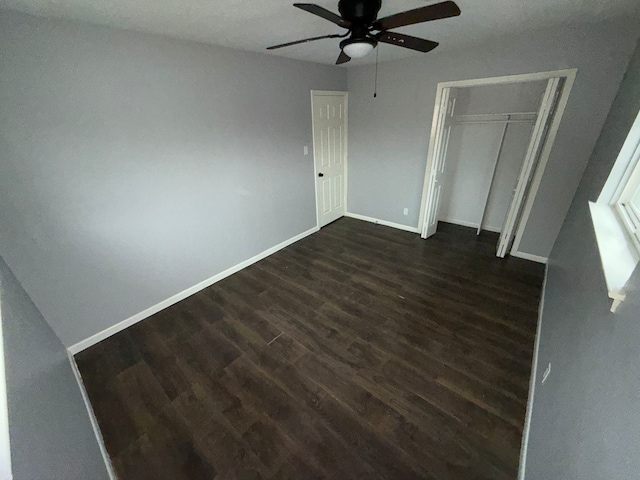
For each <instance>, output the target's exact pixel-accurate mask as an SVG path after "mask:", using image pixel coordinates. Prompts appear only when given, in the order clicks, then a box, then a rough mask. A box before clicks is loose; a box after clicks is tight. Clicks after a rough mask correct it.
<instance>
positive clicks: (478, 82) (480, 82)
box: [418, 68, 578, 253]
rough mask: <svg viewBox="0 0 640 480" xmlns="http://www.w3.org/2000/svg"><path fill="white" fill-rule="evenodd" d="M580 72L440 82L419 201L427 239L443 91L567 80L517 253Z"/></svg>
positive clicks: (519, 232) (516, 243)
mask: <svg viewBox="0 0 640 480" xmlns="http://www.w3.org/2000/svg"><path fill="white" fill-rule="evenodd" d="M577 72H578V69H577V68H571V69H564V70H553V71H548V72H535V73H525V74H519V75H505V76H500V77H487V78H477V79H469V80H455V81H450V82H440V83H438V86H437V90H436V99H435V104H434V111H433V119H432V121H431V133H430V137H429V149H428V152H427V164H426V168H425V178H424V184H423V187H422V199H421V200H420V216H419V217H418V231H419V232H420V235H421V236H422V237H423V238H425V233H426V232H425V231H424V226H425V224H426V221H425V220H426V218H425V217H426V206H427V199H428V198H429V183H430V182H429V172H430V171H431V167H432V164H433V161H434V157H435V152H436V150H437V147H439V145H436V137H437V120H438V106H439V105H440V103H441V99H442V95H443V92H444V90H445V89H451V88H468V87H477V86H485V85H504V84H509V83H524V82H534V81H537V80H549V79H552V78H563V79H564V85H563V88H562V91H561V92H560V97H559V98H558V102H557V105H556V109H555V112H554V115H553V119H552V121H551V125H550V126H549V130H548V133H547V135H546V138H545V140H544V143H543V145H542V148H541V150H540V158H539V159H538V162H537V165H536V167H535V170H534V172H533V173H532V177H531V186H530V189H529V194H528V195H527V198H526V200H525V202H524V205H523V207H522V214H521V215H520V219H519V221H518V225H517V226H516V227H515V228H516V232H515V239H514V242H513V246H512V247H511V252H512V253H515V252H518V248H519V247H520V241H521V240H522V235H523V233H524V228H525V226H526V224H527V221H528V219H529V215H530V214H531V209H532V208H533V203H534V201H535V198H536V196H537V193H538V189H539V188H540V183H541V181H542V176H543V174H544V170H545V168H546V166H547V162H548V160H549V156H550V154H551V148H552V146H553V143H554V141H555V139H556V135H557V133H558V129H559V128H560V122H561V120H562V117H563V115H564V111H565V108H566V106H567V102H568V100H569V95H570V94H571V89H572V88H573V84H574V82H575V78H576V74H577Z"/></svg>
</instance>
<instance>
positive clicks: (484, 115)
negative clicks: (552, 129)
mask: <svg viewBox="0 0 640 480" xmlns="http://www.w3.org/2000/svg"><path fill="white" fill-rule="evenodd" d="M514 115H536V116H537V115H538V112H511V113H463V114H462V115H457V116H458V117H513V116H514Z"/></svg>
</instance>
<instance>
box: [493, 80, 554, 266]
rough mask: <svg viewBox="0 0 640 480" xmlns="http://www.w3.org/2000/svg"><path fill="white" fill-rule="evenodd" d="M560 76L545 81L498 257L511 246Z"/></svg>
mask: <svg viewBox="0 0 640 480" xmlns="http://www.w3.org/2000/svg"><path fill="white" fill-rule="evenodd" d="M560 82H561V79H560V78H551V79H550V80H549V81H548V82H547V88H546V90H545V92H544V95H543V96H542V103H541V106H540V113H538V118H537V119H536V124H535V126H534V127H533V134H532V135H531V140H530V142H529V147H528V149H527V156H526V157H525V160H524V164H523V165H522V170H521V172H520V177H519V178H518V183H517V185H516V188H515V190H514V192H513V198H512V200H511V205H510V206H509V210H508V211H507V216H506V219H505V222H504V226H503V227H502V232H500V240H499V241H498V249H497V253H496V255H497V256H498V257H500V258H504V256H505V255H506V254H507V250H509V247H510V246H511V242H512V241H513V236H514V233H515V230H516V227H517V224H518V221H519V219H520V213H521V210H522V205H523V202H524V199H525V196H526V193H527V190H528V186H529V183H530V181H531V178H532V176H533V172H534V170H535V167H536V164H537V163H538V157H539V156H540V150H541V148H542V145H543V143H544V140H545V137H546V135H547V130H548V129H549V125H550V123H551V119H552V117H553V112H554V110H555V105H556V102H557V99H558V97H559V95H560V85H561V83H560Z"/></svg>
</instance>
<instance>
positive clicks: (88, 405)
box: [67, 351, 118, 480]
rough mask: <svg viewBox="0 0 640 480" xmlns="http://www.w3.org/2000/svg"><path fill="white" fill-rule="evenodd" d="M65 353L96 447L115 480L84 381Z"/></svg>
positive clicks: (112, 479) (73, 362)
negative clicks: (85, 410)
mask: <svg viewBox="0 0 640 480" xmlns="http://www.w3.org/2000/svg"><path fill="white" fill-rule="evenodd" d="M67 355H68V356H69V363H70V364H71V370H73V375H74V376H75V377H76V382H78V388H79V389H80V393H81V394H82V400H83V401H84V405H85V407H86V408H87V414H88V415H89V420H90V421H91V427H93V433H94V434H95V436H96V440H97V442H98V447H100V453H101V454H102V459H103V460H104V465H105V467H107V473H108V474H109V480H117V479H118V477H117V476H116V474H115V471H114V470H113V465H112V464H111V457H110V456H109V453H108V452H107V448H106V447H105V446H104V439H103V438H102V432H101V431H100V427H99V426H98V419H97V418H96V414H95V412H94V411H93V407H92V406H91V402H90V401H89V395H87V390H86V389H85V388H84V383H83V382H82V375H80V370H79V369H78V364H77V363H76V359H75V358H73V355H71V353H70V352H69V351H67Z"/></svg>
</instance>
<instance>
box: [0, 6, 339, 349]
mask: <svg viewBox="0 0 640 480" xmlns="http://www.w3.org/2000/svg"><path fill="white" fill-rule="evenodd" d="M0 44H1V45H2V50H1V51H0V109H1V114H0V159H1V160H0V195H1V197H2V202H0V229H1V230H2V232H3V234H2V236H1V237H0V254H2V255H3V256H4V258H5V260H6V261H7V263H8V264H9V265H10V266H11V268H12V269H13V271H14V272H15V274H16V277H17V278H18V279H19V280H20V282H21V283H22V284H23V286H24V288H25V290H26V291H27V292H29V294H30V295H31V297H32V298H33V299H34V302H35V303H36V305H37V306H38V308H39V309H40V311H41V312H42V314H43V315H44V317H45V318H46V319H47V321H48V322H49V323H50V324H51V326H52V327H53V329H54V330H55V332H56V333H57V334H58V336H59V337H60V339H61V340H62V342H63V343H64V344H65V345H66V346H70V345H72V344H75V343H76V342H78V341H80V340H83V339H85V338H87V337H89V336H91V335H92V334H95V333H97V332H99V331H101V330H103V329H105V328H107V327H109V326H111V325H113V324H115V323H117V322H119V321H121V320H124V319H126V318H128V317H130V316H131V315H134V314H136V313H139V312H140V311H142V310H144V309H146V308H148V307H150V306H152V305H155V304H156V303H158V302H160V301H162V300H165V299H167V298H168V297H170V296H172V295H174V294H176V293H178V292H180V291H182V290H184V289H186V288H189V287H191V286H193V285H195V284H197V283H198V282H201V281H203V280H205V279H207V278H209V277H211V276H213V275H215V274H217V273H219V272H221V271H223V270H225V269H227V268H229V267H231V266H233V265H236V264H238V263H239V262H241V261H244V260H246V259H248V258H250V257H252V256H254V255H256V254H258V253H260V252H262V251H264V250H266V249H268V248H270V247H272V246H274V245H277V244H279V243H281V242H283V241H285V240H287V239H289V238H291V237H293V236H295V235H297V234H299V233H301V232H304V231H306V230H308V229H310V228H312V227H314V226H315V225H316V213H315V196H314V175H313V157H312V155H309V156H303V146H304V145H309V146H311V143H312V136H311V135H312V133H311V107H310V104H311V100H310V93H309V92H310V90H311V89H319V90H346V72H345V71H344V69H340V68H336V67H331V66H321V65H315V64H310V63H306V62H300V61H294V60H288V59H283V58H276V57H274V56H267V55H261V54H255V53H243V52H239V51H234V50H230V49H226V48H218V47H212V46H208V45H204V44H197V43H190V42H182V41H178V40H174V39H169V38H164V37H159V36H153V35H147V34H139V33H134V32H128V31H121V30H115V29H109V28H105V27H97V26H90V25H83V24H79V23H70V22H64V21H58V20H43V19H38V18H35V17H29V16H25V15H22V14H17V13H12V12H8V11H3V12H1V14H0Z"/></svg>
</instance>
